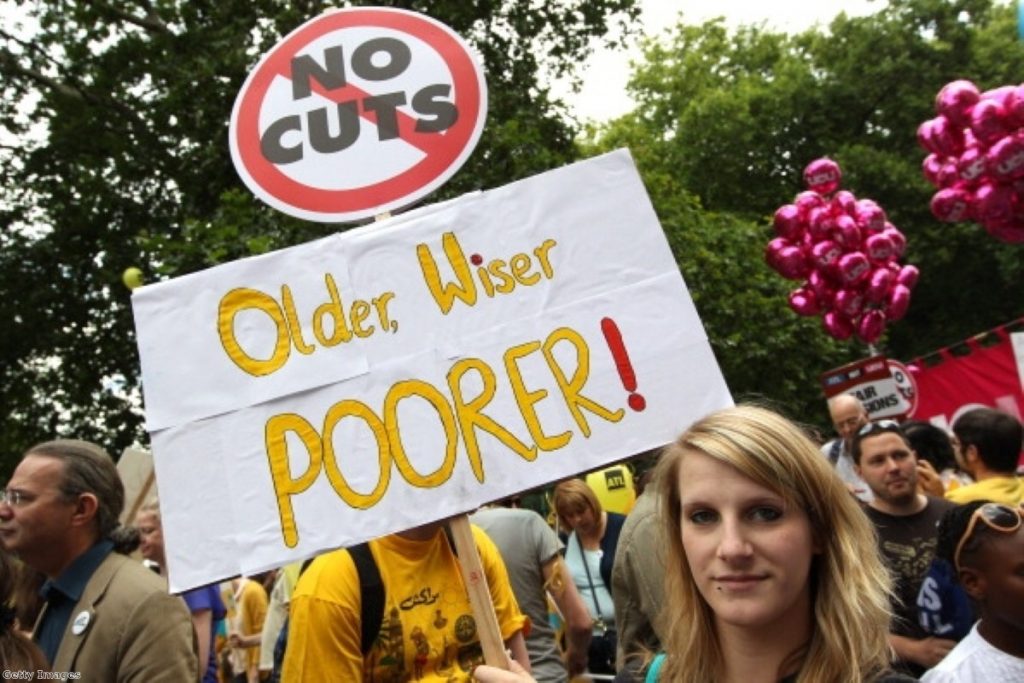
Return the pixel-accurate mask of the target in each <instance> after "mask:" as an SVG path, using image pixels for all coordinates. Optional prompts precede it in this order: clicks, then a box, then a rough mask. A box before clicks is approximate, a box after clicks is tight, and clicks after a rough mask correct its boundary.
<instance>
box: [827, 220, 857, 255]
mask: <svg viewBox="0 0 1024 683" xmlns="http://www.w3.org/2000/svg"><path fill="white" fill-rule="evenodd" d="M832 239H833V240H835V241H836V242H838V243H839V246H841V247H842V248H843V249H845V250H846V251H854V250H856V249H859V248H860V242H861V232H860V228H858V227H857V221H855V220H853V218H851V217H850V216H848V215H847V214H845V213H844V214H843V215H841V216H840V217H839V218H837V219H836V227H835V229H834V230H833V231H832Z"/></svg>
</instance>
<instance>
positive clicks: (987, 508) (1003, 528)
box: [953, 503, 1021, 574]
mask: <svg viewBox="0 0 1024 683" xmlns="http://www.w3.org/2000/svg"><path fill="white" fill-rule="evenodd" d="M978 520H981V521H982V522H984V523H985V524H986V525H987V526H988V527H989V528H990V529H995V530H996V531H998V532H1000V533H1004V534H1012V533H1013V532H1015V531H1016V530H1017V529H1019V528H1020V525H1021V511H1020V510H1019V509H1014V508H1012V507H1010V506H1009V505H1003V504H1001V503H985V504H984V505H982V506H981V507H979V508H978V509H977V510H975V511H974V514H972V515H971V521H969V522H968V523H967V528H966V529H965V530H964V535H963V536H961V537H960V542H959V543H957V544H956V552H954V553H953V566H954V567H956V573H957V574H959V573H960V553H961V552H962V551H963V549H964V545H966V544H967V539H969V538H970V537H971V534H972V533H974V527H975V526H977V524H978Z"/></svg>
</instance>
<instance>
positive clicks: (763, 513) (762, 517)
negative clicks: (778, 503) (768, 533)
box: [750, 506, 782, 522]
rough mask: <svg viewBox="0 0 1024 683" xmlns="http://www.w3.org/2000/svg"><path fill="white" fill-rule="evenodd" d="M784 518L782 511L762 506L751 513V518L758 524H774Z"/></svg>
mask: <svg viewBox="0 0 1024 683" xmlns="http://www.w3.org/2000/svg"><path fill="white" fill-rule="evenodd" d="M780 517H782V510H779V509H778V508H774V507H769V506H761V507H756V508H754V509H753V510H751V511H750V518H751V519H753V520H755V521H758V522H774V521H775V520H777V519H779V518H780Z"/></svg>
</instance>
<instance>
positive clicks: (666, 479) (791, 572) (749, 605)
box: [476, 406, 912, 683]
mask: <svg viewBox="0 0 1024 683" xmlns="http://www.w3.org/2000/svg"><path fill="white" fill-rule="evenodd" d="M658 482H659V493H660V497H661V501H662V505H663V508H662V510H663V514H662V524H663V525H664V526H663V529H664V533H665V538H666V540H667V543H668V545H667V547H666V549H665V559H666V567H667V568H669V571H667V572H666V601H665V615H666V622H667V636H666V638H665V641H664V642H663V643H662V645H663V646H664V648H665V653H664V654H663V655H659V656H658V657H655V658H654V660H653V661H652V662H651V665H650V667H649V668H648V670H647V674H646V680H648V681H665V682H671V683H708V682H709V681H714V683H753V682H757V683H760V682H762V681H773V682H774V681H784V682H786V683H789V682H796V683H826V682H827V683H864V682H866V681H870V682H872V683H881V682H883V681H885V682H895V681H910V680H912V679H910V678H908V677H906V676H903V675H901V674H895V673H892V672H890V671H888V664H889V645H888V642H887V639H886V634H887V630H888V625H889V619H890V616H891V615H890V612H889V601H888V590H889V577H888V573H887V572H886V570H885V567H884V565H883V564H882V561H881V558H880V557H879V555H878V552H877V550H876V547H875V539H874V534H873V533H872V530H871V525H870V523H869V522H868V520H867V518H866V517H865V516H864V514H863V512H862V511H861V510H860V509H859V505H858V504H857V501H856V500H855V499H854V498H853V497H852V496H851V495H850V494H849V492H848V491H847V490H846V488H845V486H844V485H843V483H842V482H841V481H840V480H839V478H838V477H836V476H835V474H834V473H833V472H832V470H831V468H830V466H829V464H828V462H826V461H825V460H824V459H823V458H822V457H821V454H820V452H819V450H818V448H817V447H816V446H815V444H814V442H813V441H811V440H810V439H809V438H808V437H807V435H806V434H805V433H804V432H803V431H802V430H801V429H800V428H798V427H797V426H796V425H794V424H793V423H791V422H789V421H788V420H786V419H785V418H783V417H781V416H780V415H778V414H776V413H774V412H771V411H768V410H765V409H763V408H758V407H754V406H738V407H735V408H729V409H725V410H720V411H717V412H714V413H712V414H710V415H708V416H707V417H704V418H702V419H701V420H698V421H697V422H696V423H695V424H694V425H693V426H691V427H690V428H689V429H688V430H686V432H685V433H683V435H682V436H680V437H679V438H678V439H677V440H676V442H675V443H674V444H673V445H671V446H669V447H668V448H667V449H666V450H665V452H664V453H663V455H662V458H661V464H660V465H659V472H658ZM476 677H477V679H478V680H479V681H481V683H525V682H527V681H529V677H527V676H525V675H523V674H522V673H521V672H518V671H516V670H514V667H513V670H512V671H503V670H500V669H498V668H496V667H480V669H478V670H477V672H476ZM641 680H643V679H641Z"/></svg>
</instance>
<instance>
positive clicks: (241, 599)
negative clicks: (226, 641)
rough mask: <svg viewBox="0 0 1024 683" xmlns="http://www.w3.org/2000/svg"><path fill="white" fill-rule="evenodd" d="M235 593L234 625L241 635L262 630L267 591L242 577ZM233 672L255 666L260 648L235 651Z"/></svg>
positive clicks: (236, 672)
mask: <svg viewBox="0 0 1024 683" xmlns="http://www.w3.org/2000/svg"><path fill="white" fill-rule="evenodd" d="M241 581H242V584H241V586H240V589H239V591H238V593H236V598H237V600H236V604H237V610H238V611H237V613H236V615H235V627H236V629H237V630H238V632H239V633H240V634H242V635H243V636H249V635H252V634H254V633H259V632H260V631H261V630H263V620H264V619H265V618H266V616H267V591H266V590H264V588H263V586H261V585H260V584H259V583H257V582H256V581H253V580H252V579H246V578H243V579H242V580H241ZM235 655H236V656H235V661H234V666H235V674H236V675H237V674H240V673H243V672H244V671H248V670H249V668H250V667H256V666H258V665H259V661H260V648H259V647H250V648H246V649H244V650H239V651H236V652H235Z"/></svg>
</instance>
